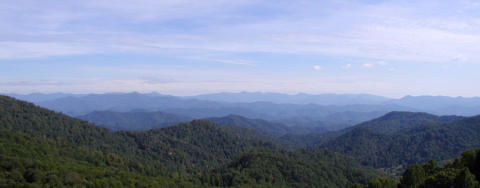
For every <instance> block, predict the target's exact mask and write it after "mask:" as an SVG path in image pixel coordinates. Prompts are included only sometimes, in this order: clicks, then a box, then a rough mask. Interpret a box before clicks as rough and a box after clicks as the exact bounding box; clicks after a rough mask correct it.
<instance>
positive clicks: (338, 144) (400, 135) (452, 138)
mask: <svg viewBox="0 0 480 188" xmlns="http://www.w3.org/2000/svg"><path fill="white" fill-rule="evenodd" d="M447 119H448V118H447ZM442 121H443V120H442ZM449 121H450V120H446V122H449ZM427 122H429V121H427ZM479 135H480V116H475V117H470V118H465V119H460V120H457V121H453V122H450V123H432V122H430V123H427V124H425V125H419V126H416V127H413V128H410V129H407V130H404V131H399V132H397V133H392V134H385V133H380V132H377V131H375V130H372V129H369V128H366V127H357V128H355V129H353V130H350V131H348V132H347V133H344V134H343V135H341V136H338V137H337V138H335V139H332V140H330V141H328V142H326V143H324V144H322V145H321V146H320V147H322V148H328V149H331V150H333V151H337V152H340V153H343V154H346V155H349V156H352V157H355V158H356V159H357V160H359V161H361V162H362V164H364V165H368V166H372V167H386V168H390V167H396V166H398V165H404V166H406V165H409V164H414V163H423V162H426V161H428V160H430V159H434V160H438V161H442V160H447V159H452V158H454V157H455V156H457V155H459V154H460V153H461V152H462V151H464V150H466V149H469V148H475V147H477V146H478V144H479V143H480V136H479Z"/></svg>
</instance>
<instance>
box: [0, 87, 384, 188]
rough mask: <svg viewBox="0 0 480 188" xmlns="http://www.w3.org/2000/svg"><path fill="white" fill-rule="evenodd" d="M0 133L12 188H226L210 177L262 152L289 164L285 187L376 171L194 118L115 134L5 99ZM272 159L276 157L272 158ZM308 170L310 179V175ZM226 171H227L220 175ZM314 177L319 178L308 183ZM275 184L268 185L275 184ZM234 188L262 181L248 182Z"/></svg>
mask: <svg viewBox="0 0 480 188" xmlns="http://www.w3.org/2000/svg"><path fill="white" fill-rule="evenodd" d="M0 136H1V138H0V158H1V159H2V160H1V162H0V177H1V178H0V184H1V185H2V186H3V185H4V186H7V187H8V186H47V185H51V186H55V187H59V186H62V185H66V186H79V187H96V186H97V187H98V186H100V185H101V186H111V187H142V186H143V187H177V186H178V187H193V186H195V185H196V186H218V185H222V186H223V185H225V186H228V185H229V184H223V183H222V184H220V183H219V182H214V181H210V180H214V179H218V178H220V179H225V178H226V179H228V178H229V177H228V176H227V175H229V174H231V173H230V172H232V173H235V169H236V168H234V166H235V165H233V164H235V161H237V160H238V159H239V158H240V159H241V158H242V157H241V156H244V155H246V156H248V155H249V154H251V153H252V152H254V151H261V150H264V151H268V152H266V153H263V154H262V155H260V156H262V157H260V158H258V159H259V160H254V161H255V163H261V164H259V165H267V166H270V164H272V162H274V161H284V162H285V165H284V166H282V165H280V166H278V164H277V166H275V165H274V166H271V168H272V169H278V170H280V171H282V172H285V173H282V174H281V176H282V177H280V176H278V177H280V178H281V179H278V180H279V181H283V183H282V185H285V186H292V185H293V186H295V185H308V187H313V186H310V185H309V184H310V183H314V184H312V185H339V186H343V185H347V184H350V183H353V182H355V181H357V180H358V181H360V179H361V182H364V181H366V180H367V179H369V177H372V176H375V175H376V173H375V172H374V171H371V170H361V169H360V166H358V165H355V164H353V163H350V162H349V161H348V160H346V158H344V157H341V156H340V155H339V154H333V153H331V152H326V151H325V152H317V151H303V150H300V151H296V152H285V151H280V150H278V148H283V147H280V146H278V145H277V144H276V143H274V142H273V140H272V139H269V138H267V137H265V136H263V135H262V134H260V133H258V132H256V131H254V130H252V129H243V128H241V127H231V126H217V125H215V124H214V123H212V122H209V121H207V120H195V121H191V122H188V123H182V124H179V125H175V126H170V127H165V128H160V129H152V130H149V131H117V132H111V131H108V130H107V129H105V128H101V127H97V126H95V125H93V124H90V123H88V122H86V121H82V120H78V119H74V118H70V117H68V116H65V115H62V114H58V113H55V112H52V111H50V110H47V109H43V108H39V107H37V106H35V105H32V104H30V103H26V102H22V101H18V100H15V99H13V98H9V97H3V96H0ZM319 151H320V150H319ZM245 153H247V154H245ZM254 153H255V152H254ZM332 155H334V157H332ZM337 155H338V156H337ZM269 156H273V157H278V158H273V160H270V159H271V158H269ZM263 160H265V163H264V162H263ZM267 161H268V162H267ZM347 164H348V165H347ZM232 165H233V166H232ZM272 165H273V164H272ZM267 166H265V167H267ZM351 167H355V169H352V168H351ZM356 167H358V168H359V169H356ZM247 168H250V167H247ZM232 170H233V171H232ZM303 170H307V171H305V172H308V174H305V176H304V171H303ZM222 171H224V172H226V174H222V173H220V174H219V172H222ZM227 172H228V173H227ZM276 175H280V174H276ZM290 175H293V176H290ZM242 176H243V177H245V178H246V179H248V178H252V177H257V176H258V177H270V176H271V174H269V171H265V170H264V169H261V168H260V169H258V168H251V170H248V173H246V174H243V175H242ZM292 177H293V178H292ZM310 177H313V178H317V179H318V180H312V182H307V183H305V182H304V181H306V178H310ZM356 177H365V179H363V178H360V179H356ZM320 180H321V184H319V183H320V182H318V181H320ZM222 181H223V180H222ZM276 181H277V180H275V182H269V181H266V182H264V183H262V185H265V186H276V185H278V184H277V183H276ZM230 185H232V186H236V185H239V186H244V187H252V186H256V185H258V184H257V182H252V181H250V180H249V181H248V182H241V181H240V183H239V184H230Z"/></svg>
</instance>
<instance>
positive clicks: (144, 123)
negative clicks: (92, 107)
mask: <svg viewBox="0 0 480 188" xmlns="http://www.w3.org/2000/svg"><path fill="white" fill-rule="evenodd" d="M78 118H79V119H83V120H86V121H89V122H92V123H95V124H96V125H98V126H101V127H105V128H107V129H109V130H114V131H119V130H140V131H141V130H149V129H153V128H161V127H165V126H168V125H174V124H178V123H181V122H187V121H191V120H193V118H190V117H186V116H180V115H176V114H171V113H165V112H161V111H157V112H147V111H131V112H114V111H94V112H91V113H88V114H86V115H83V116H79V117H78Z"/></svg>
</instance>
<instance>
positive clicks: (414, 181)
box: [352, 149, 480, 188]
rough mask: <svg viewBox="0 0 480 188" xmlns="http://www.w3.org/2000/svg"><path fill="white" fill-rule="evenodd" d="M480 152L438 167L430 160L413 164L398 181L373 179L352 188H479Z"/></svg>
mask: <svg viewBox="0 0 480 188" xmlns="http://www.w3.org/2000/svg"><path fill="white" fill-rule="evenodd" d="M479 178H480V150H478V149H477V151H473V150H467V151H465V152H463V153H462V154H461V155H460V156H459V157H457V158H456V159H455V160H452V161H449V162H447V163H446V164H444V165H443V166H439V165H438V164H437V162H436V161H434V160H430V161H428V162H427V163H425V164H423V165H418V164H414V165H411V166H409V167H408V168H407V170H406V171H405V172H404V173H403V175H402V176H401V177H400V181H395V180H391V179H374V180H372V181H371V182H370V183H369V184H368V185H365V186H361V185H359V184H356V185H354V186H352V187H354V188H361V187H364V188H371V187H380V188H409V187H419V188H451V187H455V188H479V187H480V184H479V181H478V180H479Z"/></svg>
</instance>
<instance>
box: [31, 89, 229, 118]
mask: <svg viewBox="0 0 480 188" xmlns="http://www.w3.org/2000/svg"><path fill="white" fill-rule="evenodd" d="M37 104H38V105H40V106H42V107H45V108H48V109H52V110H55V111H58V112H63V113H66V114H69V115H73V116H80V115H85V114H87V113H90V112H93V111H107V110H110V111H117V112H128V111H131V110H135V109H144V110H148V111H159V110H163V109H167V108H193V107H198V106H201V107H204V108H209V107H219V106H222V105H221V104H220V103H217V102H212V101H200V100H196V99H182V98H179V97H174V96H169V95H152V94H141V93H136V92H134V93H106V94H90V95H86V96H81V97H75V96H70V97H64V98H59V99H55V100H50V101H44V102H39V103H37Z"/></svg>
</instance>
